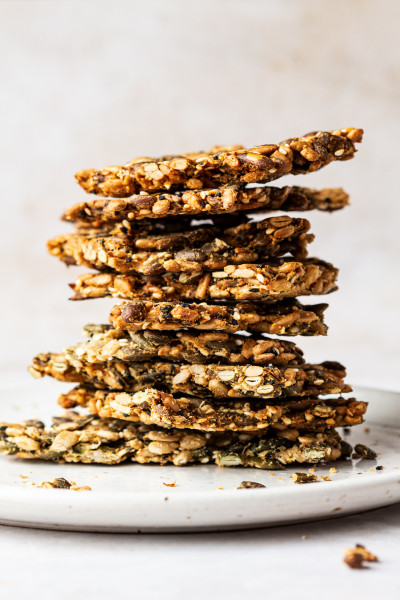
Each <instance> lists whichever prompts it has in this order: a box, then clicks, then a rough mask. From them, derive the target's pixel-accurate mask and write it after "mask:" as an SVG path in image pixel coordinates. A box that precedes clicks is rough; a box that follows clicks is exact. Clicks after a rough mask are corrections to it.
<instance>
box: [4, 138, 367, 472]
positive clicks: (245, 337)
mask: <svg viewBox="0 0 400 600" xmlns="http://www.w3.org/2000/svg"><path fill="white" fill-rule="evenodd" d="M361 139H362V130H360V129H354V128H348V129H341V130H338V131H332V132H314V133H310V134H308V135H306V136H304V137H300V138H292V139H289V140H285V141H284V142H281V143H280V144H268V145H264V146H257V147H255V148H251V149H244V148H243V147H242V146H233V147H215V148H212V149H211V150H210V151H209V152H202V153H197V154H182V155H178V156H163V157H161V158H156V159H155V158H147V157H145V158H143V157H142V158H137V159H135V160H133V161H132V162H130V163H128V164H127V165H125V166H123V167H109V168H106V169H103V170H101V171H96V170H85V171H80V172H79V173H77V175H76V178H77V181H78V183H79V184H80V185H81V186H82V188H83V189H84V190H85V191H86V192H89V193H92V194H95V195H96V196H97V198H96V199H94V200H90V201H87V202H81V203H79V204H77V205H75V206H73V207H72V208H70V209H68V210H67V211H66V212H65V213H64V215H63V219H64V221H68V222H70V223H73V224H74V225H75V227H76V229H75V232H74V233H69V234H65V235H60V236H58V237H56V238H54V239H52V240H50V241H49V242H48V248H49V251H50V253H51V254H53V255H54V256H57V257H58V258H59V259H60V260H62V261H63V262H64V263H66V264H67V265H84V266H86V267H88V268H90V269H94V271H95V272H90V273H86V274H84V275H81V276H80V277H78V278H77V280H76V281H75V282H74V283H72V284H71V287H72V290H73V293H74V295H73V299H74V300H85V299H89V298H99V297H105V296H112V297H115V298H119V299H121V300H122V302H121V303H119V304H117V305H116V306H114V307H113V309H112V310H111V315H110V319H109V324H107V325H94V324H91V325H87V326H86V327H85V329H84V331H85V333H86V336H87V339H86V340H85V341H82V342H80V343H78V344H76V345H74V346H71V347H68V348H66V349H65V350H64V351H63V352H61V353H58V354H54V353H47V354H39V355H38V356H36V357H35V358H34V360H33V365H32V366H31V367H30V372H31V373H32V375H34V376H35V377H42V376H43V375H50V376H51V377H54V378H56V379H58V380H60V381H69V382H74V383H75V384H77V386H76V387H74V388H73V389H72V390H71V391H69V392H68V393H66V394H62V395H61V396H60V398H59V404H60V405H61V406H62V407H64V408H65V409H66V410H67V412H66V413H65V414H64V416H62V417H58V418H56V419H55V420H54V424H53V426H52V427H51V428H45V426H44V425H43V423H41V422H40V421H28V422H25V423H22V424H13V425H10V424H6V423H4V424H2V427H1V431H0V450H1V451H2V452H3V453H6V454H17V455H18V456H20V457H22V458H43V459H47V460H56V461H67V462H86V463H90V462H96V463H106V464H115V463H119V462H122V461H125V460H131V461H136V462H139V463H161V464H166V463H173V464H175V465H185V464H188V463H209V462H215V463H216V464H217V465H220V466H239V465H241V466H244V467H259V468H263V469H273V468H281V467H282V466H284V465H288V464H291V463H319V462H323V461H334V460H336V459H339V458H340V457H346V456H348V455H349V453H350V452H351V448H350V447H349V445H348V444H347V443H344V442H342V440H341V438H340V436H339V434H338V432H337V431H336V428H338V427H342V426H352V425H357V424H359V423H361V422H362V420H363V415H364V413H365V411H366V404H365V403H364V402H358V401H357V400H356V399H354V398H348V397H343V396H342V394H347V393H348V392H350V391H351V388H350V387H349V385H347V384H346V383H345V382H344V377H345V374H346V373H345V368H344V367H343V366H342V365H340V364H339V363H337V362H331V361H325V362H322V363H321V364H309V363H307V362H306V361H305V359H304V357H303V352H302V350H301V349H300V348H299V347H298V346H297V345H296V344H295V343H293V341H291V338H293V336H304V335H305V336H316V335H326V332H327V326H326V324H325V322H324V311H325V309H326V307H327V304H321V303H318V304H314V303H313V304H303V301H299V300H298V297H300V296H311V295H313V296H322V295H326V294H329V293H331V292H333V291H334V290H336V289H337V287H336V279H337V274H338V271H337V269H336V268H335V267H334V266H333V265H331V264H330V263H327V262H325V261H323V260H321V259H319V258H310V257H309V256H308V247H309V244H310V243H311V242H312V241H313V239H314V236H313V234H312V233H310V223H309V221H308V220H307V219H304V218H299V217H297V216H293V214H294V213H298V212H301V213H303V212H304V211H311V210H320V211H328V212H330V211H334V210H337V209H341V208H343V207H345V206H346V205H347V204H348V196H347V194H346V193H345V192H344V191H343V190H342V189H323V190H314V189H310V188H305V187H288V186H286V187H282V188H279V187H273V186H271V185H265V184H266V183H269V182H272V181H273V180H275V179H278V178H279V177H281V176H283V175H288V174H294V175H298V174H307V173H311V172H312V171H316V170H318V169H320V168H322V167H324V166H325V165H327V164H329V163H330V162H332V161H336V160H338V161H343V160H348V159H350V158H352V157H353V156H354V153H355V151H356V150H355V143H356V142H361ZM260 184H263V185H260ZM277 335H278V336H283V337H282V338H278V337H275V336H277ZM271 336H273V337H271ZM76 408H80V409H85V410H86V411H87V414H86V413H85V412H84V413H82V412H77V411H76V410H73V409H76Z"/></svg>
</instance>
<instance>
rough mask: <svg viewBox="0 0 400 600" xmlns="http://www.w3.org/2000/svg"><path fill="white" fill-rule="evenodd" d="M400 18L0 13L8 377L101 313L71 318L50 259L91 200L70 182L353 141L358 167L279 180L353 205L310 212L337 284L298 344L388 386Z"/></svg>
mask: <svg viewBox="0 0 400 600" xmlns="http://www.w3.org/2000/svg"><path fill="white" fill-rule="evenodd" d="M399 17H400V5H399V3H398V2H396V1H384V0H381V1H380V2H377V1H373V0H372V1H369V0H352V1H351V2H349V1H348V0H335V1H329V0H326V1H321V0H303V1H302V2H295V1H290V0H271V1H265V0H259V1H257V0H246V1H244V0H242V1H240V0H232V1H228V0H225V1H223V0H220V1H218V0H202V2H200V3H199V2H197V3H191V2H187V1H185V0H169V1H168V2H158V1H151V0H148V1H146V2H134V1H132V2H120V1H113V2H98V1H83V2H78V1H70V2H65V1H60V0H58V1H55V2H54V1H53V2H35V1H32V0H29V1H26V2H21V1H17V2H7V1H3V2H1V3H0V47H1V66H0V75H1V88H2V92H1V95H0V106H1V110H0V119H1V138H2V139H1V142H2V143H1V148H0V152H1V159H0V161H1V162H0V164H1V167H2V175H1V178H0V186H1V218H2V229H1V272H2V278H1V281H2V293H1V303H2V312H1V314H2V326H1V331H2V337H3V344H2V345H1V355H2V364H3V375H4V377H7V375H9V374H10V373H15V371H16V370H18V373H19V377H21V378H24V377H25V376H26V375H25V371H24V369H25V366H26V364H27V363H29V360H30V357H31V356H32V355H33V354H34V353H36V352H38V351H46V350H57V349H60V348H62V347H64V346H65V345H67V344H69V343H72V342H74V341H76V340H77V339H79V337H80V329H81V325H82V324H83V323H85V322H87V321H95V322H96V321H97V322H101V321H104V320H105V319H106V315H107V312H108V309H109V307H110V305H111V304H112V302H108V301H100V300H99V301H92V302H86V303H72V302H68V301H67V297H68V287H67V282H68V281H71V280H72V279H74V278H75V275H76V274H77V273H78V272H80V271H79V270H78V269H70V270H67V269H66V268H65V267H64V266H63V265H62V264H61V263H58V262H57V261H56V260H55V259H54V258H51V257H49V256H47V254H46V250H45V241H46V239H48V238H49V237H51V236H53V235H55V234H57V233H61V232H63V231H65V230H68V227H67V226H66V225H65V224H62V223H60V222H59V221H58V218H59V215H60V214H61V212H62V210H63V209H64V208H65V207H66V206H68V205H71V204H73V203H75V202H78V201H80V200H83V199H84V198H85V195H84V193H83V191H82V190H81V189H80V188H79V187H78V186H77V185H76V183H75V182H74V179H73V174H74V173H75V172H76V171H77V170H78V169H80V168H84V167H92V166H105V165H108V164H117V163H121V162H126V161H127V160H129V159H130V158H133V157H134V156H135V155H149V154H150V155H151V154H156V155H158V154H162V153H166V152H174V151H180V150H193V149H200V148H207V147H208V146H211V145H214V144H231V143H243V144H250V145H256V144H262V143H267V142H271V141H278V140H281V139H284V138H286V137H289V136H295V135H300V134H302V133H305V132H307V131H310V130H315V129H318V128H321V129H335V128H340V127H346V126H356V127H363V128H364V129H365V132H366V134H365V142H364V143H363V144H362V145H361V146H360V150H359V153H358V155H357V157H356V159H355V160H353V161H349V162H347V163H343V164H334V165H331V166H329V167H327V168H326V169H324V170H322V171H321V172H319V173H316V174H313V175H310V176H308V177H307V179H305V178H304V177H298V178H296V179H294V178H286V179H285V180H284V181H282V184H288V183H292V184H297V185H310V186H314V187H318V186H332V187H335V186H339V185H342V186H343V187H344V188H345V189H346V190H347V191H348V192H349V193H350V194H351V202H352V204H351V207H350V208H349V209H347V210H344V211H342V212H340V213H336V214H333V215H317V214H310V219H311V221H312V226H313V227H312V229H313V231H314V232H315V233H316V236H317V238H316V241H315V243H314V248H313V253H314V254H318V255H320V256H321V257H322V258H326V259H327V260H332V261H333V262H335V264H337V265H338V266H339V267H341V275H340V291H339V292H338V293H336V294H334V295H332V296H330V297H329V302H330V304H331V307H330V309H329V311H328V314H327V321H328V324H329V325H330V334H329V336H328V338H326V339H311V340H305V341H304V343H303V346H304V348H305V350H306V352H307V356H308V357H309V358H310V359H311V360H324V359H327V358H330V359H337V360H341V361H343V362H344V363H345V364H347V365H348V367H349V375H350V378H351V379H352V380H353V381H358V382H364V383H375V384H379V385H381V386H383V387H387V388H389V387H397V388H400V369H399V358H400V344H399V338H400V325H399V310H398V306H399V301H400V276H399V266H398V261H399V256H400V252H399V251H400V242H399V233H398V227H399V221H400V220H399V221H398V219H399V217H400V209H399V202H400V200H399V198H398V197H397V196H398V191H397V189H398V185H397V184H398V179H397V177H398V171H399V169H398V160H399V158H398V148H397V143H398V140H399V139H400V135H399V134H400V131H399V119H398V112H399V101H400V82H399V68H398V67H399V58H400V45H399V43H398V41H399V40H398V38H399V33H398V22H399ZM301 341H302V340H300V342H301ZM26 377H27V376H26Z"/></svg>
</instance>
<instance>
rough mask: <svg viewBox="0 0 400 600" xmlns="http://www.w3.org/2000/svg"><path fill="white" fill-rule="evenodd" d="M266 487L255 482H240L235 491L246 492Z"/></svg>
mask: <svg viewBox="0 0 400 600" xmlns="http://www.w3.org/2000/svg"><path fill="white" fill-rule="evenodd" d="M265 487H266V486H265V485H263V484H262V483H257V481H242V483H241V484H240V485H239V487H237V488H236V489H237V490H246V489H251V488H265Z"/></svg>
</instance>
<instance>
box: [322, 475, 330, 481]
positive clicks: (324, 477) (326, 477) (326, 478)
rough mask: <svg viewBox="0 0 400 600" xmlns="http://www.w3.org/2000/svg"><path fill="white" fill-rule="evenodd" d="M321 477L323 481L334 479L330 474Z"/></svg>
mask: <svg viewBox="0 0 400 600" xmlns="http://www.w3.org/2000/svg"><path fill="white" fill-rule="evenodd" d="M321 479H322V481H332V479H331V478H330V477H329V475H321Z"/></svg>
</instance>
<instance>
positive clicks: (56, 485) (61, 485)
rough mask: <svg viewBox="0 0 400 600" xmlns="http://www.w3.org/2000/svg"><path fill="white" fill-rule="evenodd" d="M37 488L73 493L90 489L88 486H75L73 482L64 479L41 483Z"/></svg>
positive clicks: (58, 478)
mask: <svg viewBox="0 0 400 600" xmlns="http://www.w3.org/2000/svg"><path fill="white" fill-rule="evenodd" d="M37 487H40V488H47V489H59V490H61V489H63V490H73V491H75V492H81V491H84V490H91V489H92V488H91V487H89V486H88V485H83V486H77V485H76V483H75V481H68V480H67V479H64V477H56V478H55V479H53V481H43V482H42V483H41V484H40V485H38V486H37Z"/></svg>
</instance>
